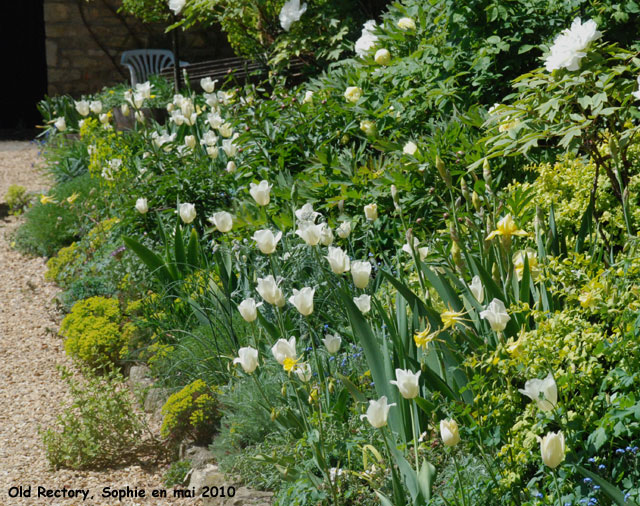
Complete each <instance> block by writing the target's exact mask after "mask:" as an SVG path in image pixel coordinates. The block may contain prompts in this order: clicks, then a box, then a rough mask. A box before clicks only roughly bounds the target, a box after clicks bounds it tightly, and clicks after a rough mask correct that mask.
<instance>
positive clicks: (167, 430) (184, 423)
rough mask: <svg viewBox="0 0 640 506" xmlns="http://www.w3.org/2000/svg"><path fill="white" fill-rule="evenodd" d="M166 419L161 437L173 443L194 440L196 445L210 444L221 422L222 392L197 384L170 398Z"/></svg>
mask: <svg viewBox="0 0 640 506" xmlns="http://www.w3.org/2000/svg"><path fill="white" fill-rule="evenodd" d="M162 415H163V417H164V419H163V421H162V427H161V429H160V433H161V434H162V436H163V437H165V438H167V439H169V440H170V441H171V442H180V441H183V440H184V439H186V438H192V439H193V440H194V441H195V442H196V443H200V444H205V443H209V442H210V441H211V438H212V437H213V434H214V433H215V431H216V428H217V422H218V420H219V419H220V406H219V402H218V389H217V388H210V387H209V386H208V385H207V384H206V383H205V382H204V381H202V380H196V381H194V382H193V383H190V384H189V385H187V386H185V387H184V388H183V389H182V390H180V391H179V392H176V393H174V394H173V395H171V396H170V397H169V399H168V400H167V402H166V403H165V405H164V406H163V407H162Z"/></svg>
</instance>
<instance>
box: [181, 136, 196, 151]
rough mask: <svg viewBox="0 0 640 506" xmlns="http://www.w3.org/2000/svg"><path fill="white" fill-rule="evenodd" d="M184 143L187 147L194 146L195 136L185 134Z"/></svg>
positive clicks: (191, 147)
mask: <svg viewBox="0 0 640 506" xmlns="http://www.w3.org/2000/svg"><path fill="white" fill-rule="evenodd" d="M184 144H185V146H187V147H188V148H189V149H193V148H195V147H196V137H195V135H185V136H184Z"/></svg>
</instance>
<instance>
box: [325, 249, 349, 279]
mask: <svg viewBox="0 0 640 506" xmlns="http://www.w3.org/2000/svg"><path fill="white" fill-rule="evenodd" d="M325 258H326V259H327V260H328V261H329V265H331V270H332V271H333V273H334V274H342V273H343V272H347V271H348V270H349V268H350V267H351V262H350V260H349V255H347V253H346V252H345V251H344V250H342V249H341V248H333V247H331V246H330V247H329V254H328V255H327V256H326V257H325Z"/></svg>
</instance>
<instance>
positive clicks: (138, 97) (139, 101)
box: [133, 93, 144, 109]
mask: <svg viewBox="0 0 640 506" xmlns="http://www.w3.org/2000/svg"><path fill="white" fill-rule="evenodd" d="M143 104H144V96H143V95H142V94H140V93H134V94H133V105H134V106H135V107H136V109H140V108H141V107H142V106H143Z"/></svg>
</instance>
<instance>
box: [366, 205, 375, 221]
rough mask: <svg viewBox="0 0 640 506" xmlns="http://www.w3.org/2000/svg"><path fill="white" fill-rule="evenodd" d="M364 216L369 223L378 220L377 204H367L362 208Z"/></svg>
mask: <svg viewBox="0 0 640 506" xmlns="http://www.w3.org/2000/svg"><path fill="white" fill-rule="evenodd" d="M364 216H365V217H366V218H367V220H369V221H374V220H377V219H378V205H377V204H367V205H366V206H364Z"/></svg>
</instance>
